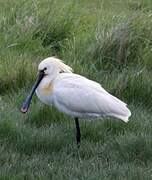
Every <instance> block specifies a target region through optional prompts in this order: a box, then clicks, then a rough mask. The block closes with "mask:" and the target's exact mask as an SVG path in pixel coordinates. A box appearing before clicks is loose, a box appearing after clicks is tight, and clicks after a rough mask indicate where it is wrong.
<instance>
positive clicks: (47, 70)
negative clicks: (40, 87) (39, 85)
mask: <svg viewBox="0 0 152 180" xmlns="http://www.w3.org/2000/svg"><path fill="white" fill-rule="evenodd" d="M38 71H39V72H43V73H44V75H45V76H47V75H48V76H50V78H52V79H53V78H55V76H56V75H58V74H59V73H61V72H67V73H71V72H72V68H71V67H69V66H67V65H66V64H64V63H63V62H62V61H61V60H60V59H57V58H55V57H49V58H46V59H44V60H43V61H41V62H40V64H39V66H38Z"/></svg>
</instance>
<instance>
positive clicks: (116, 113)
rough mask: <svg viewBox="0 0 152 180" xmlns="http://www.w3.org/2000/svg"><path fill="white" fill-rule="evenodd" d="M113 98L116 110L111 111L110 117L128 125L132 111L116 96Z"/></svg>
mask: <svg viewBox="0 0 152 180" xmlns="http://www.w3.org/2000/svg"><path fill="white" fill-rule="evenodd" d="M111 96H112V95H111ZM111 98H112V99H113V101H112V104H113V107H114V108H113V109H112V111H111V112H112V113H110V114H109V115H110V116H113V117H116V118H118V119H121V120H123V121H124V122H126V123H127V122H128V121H129V117H130V116H131V111H130V110H129V109H128V108H127V104H125V103H124V102H123V101H121V100H120V99H118V98H116V97H114V96H112V97H111Z"/></svg>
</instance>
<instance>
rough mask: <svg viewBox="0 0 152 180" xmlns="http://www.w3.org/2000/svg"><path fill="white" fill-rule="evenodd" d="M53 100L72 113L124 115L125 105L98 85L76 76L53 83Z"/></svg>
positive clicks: (67, 76)
mask: <svg viewBox="0 0 152 180" xmlns="http://www.w3.org/2000/svg"><path fill="white" fill-rule="evenodd" d="M54 98H55V101H57V102H58V103H59V104H61V105H63V106H64V107H66V108H67V109H69V110H70V111H73V112H79V113H96V114H101V115H111V116H114V115H115V114H118V115H120V116H121V115H122V116H123V115H124V116H125V115H126V114H127V112H128V109H127V108H126V104H125V103H124V102H122V101H121V100H119V99H118V98H116V97H114V96H112V95H111V94H109V93H108V92H107V91H106V90H104V89H103V88H102V87H101V86H100V84H98V83H96V82H94V81H91V80H89V79H87V78H85V77H82V76H80V75H76V74H67V75H63V76H62V77H60V79H59V80H58V81H57V82H56V83H55V87H54Z"/></svg>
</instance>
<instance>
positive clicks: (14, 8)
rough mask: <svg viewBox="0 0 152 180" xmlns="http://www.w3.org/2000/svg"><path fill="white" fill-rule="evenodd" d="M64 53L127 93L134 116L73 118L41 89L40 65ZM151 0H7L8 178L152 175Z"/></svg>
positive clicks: (2, 118)
mask: <svg viewBox="0 0 152 180" xmlns="http://www.w3.org/2000/svg"><path fill="white" fill-rule="evenodd" d="M54 55H55V56H57V57H59V58H60V59H63V60H64V61H65V63H67V64H68V65H70V66H71V67H73V69H74V71H75V72H76V73H79V74H82V75H84V76H86V77H88V78H90V79H92V80H95V81H97V82H99V83H101V84H102V86H103V87H104V88H105V89H107V90H108V91H109V92H111V93H112V94H114V95H115V96H117V97H119V98H120V99H122V100H124V101H125V102H126V103H127V104H128V105H129V108H130V109H131V111H132V117H131V118H130V121H129V123H127V124H125V123H123V122H121V121H119V120H116V119H112V118H111V119H108V118H105V119H102V120H101V119H99V120H96V121H85V120H81V122H80V124H81V132H82V143H81V147H80V150H79V153H78V151H77V147H76V140H75V124H74V121H73V119H71V118H70V117H68V116H66V115H64V114H62V113H59V112H58V111H57V110H56V109H55V108H53V107H52V108H50V107H47V106H45V105H43V104H42V103H41V102H40V101H39V100H38V99H37V98H36V97H34V99H33V101H32V104H31V108H30V111H29V113H28V114H26V115H23V114H21V113H20V107H21V105H22V102H23V101H24V99H25V97H26V96H27V94H28V92H29V90H30V87H31V86H32V83H33V81H34V79H35V76H36V72H37V66H38V63H39V62H40V61H41V60H42V59H44V58H46V57H48V56H54ZM151 74H152V2H151V0H126V1H123V0H113V1H111V0H102V1H101V0H95V1H91V0H84V1H74V0H66V1H63V0H56V1H55V0H50V1H47V0H37V1H36V0H33V1H30V0H27V1H24V0H20V1H19V0H12V1H9V0H6V1H3V0H1V1H0V179H11V180H12V179H15V180H16V179H19V180H20V179H53V180H54V179H57V180H59V179H64V180H65V179H72V180H73V179H75V180H76V179H87V180H95V179H104V180H106V179H112V180H114V179H120V180H121V179H126V180H128V179H132V180H135V179H141V180H143V179H144V180H146V179H151V178H152V138H151V137H152V107H151V106H152V76H151Z"/></svg>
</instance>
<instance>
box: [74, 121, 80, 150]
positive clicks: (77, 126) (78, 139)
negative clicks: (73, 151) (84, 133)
mask: <svg viewBox="0 0 152 180" xmlns="http://www.w3.org/2000/svg"><path fill="white" fill-rule="evenodd" d="M75 125H76V131H77V132H76V140H77V145H78V148H79V146H80V139H81V133H80V126H79V121H78V118H75Z"/></svg>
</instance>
